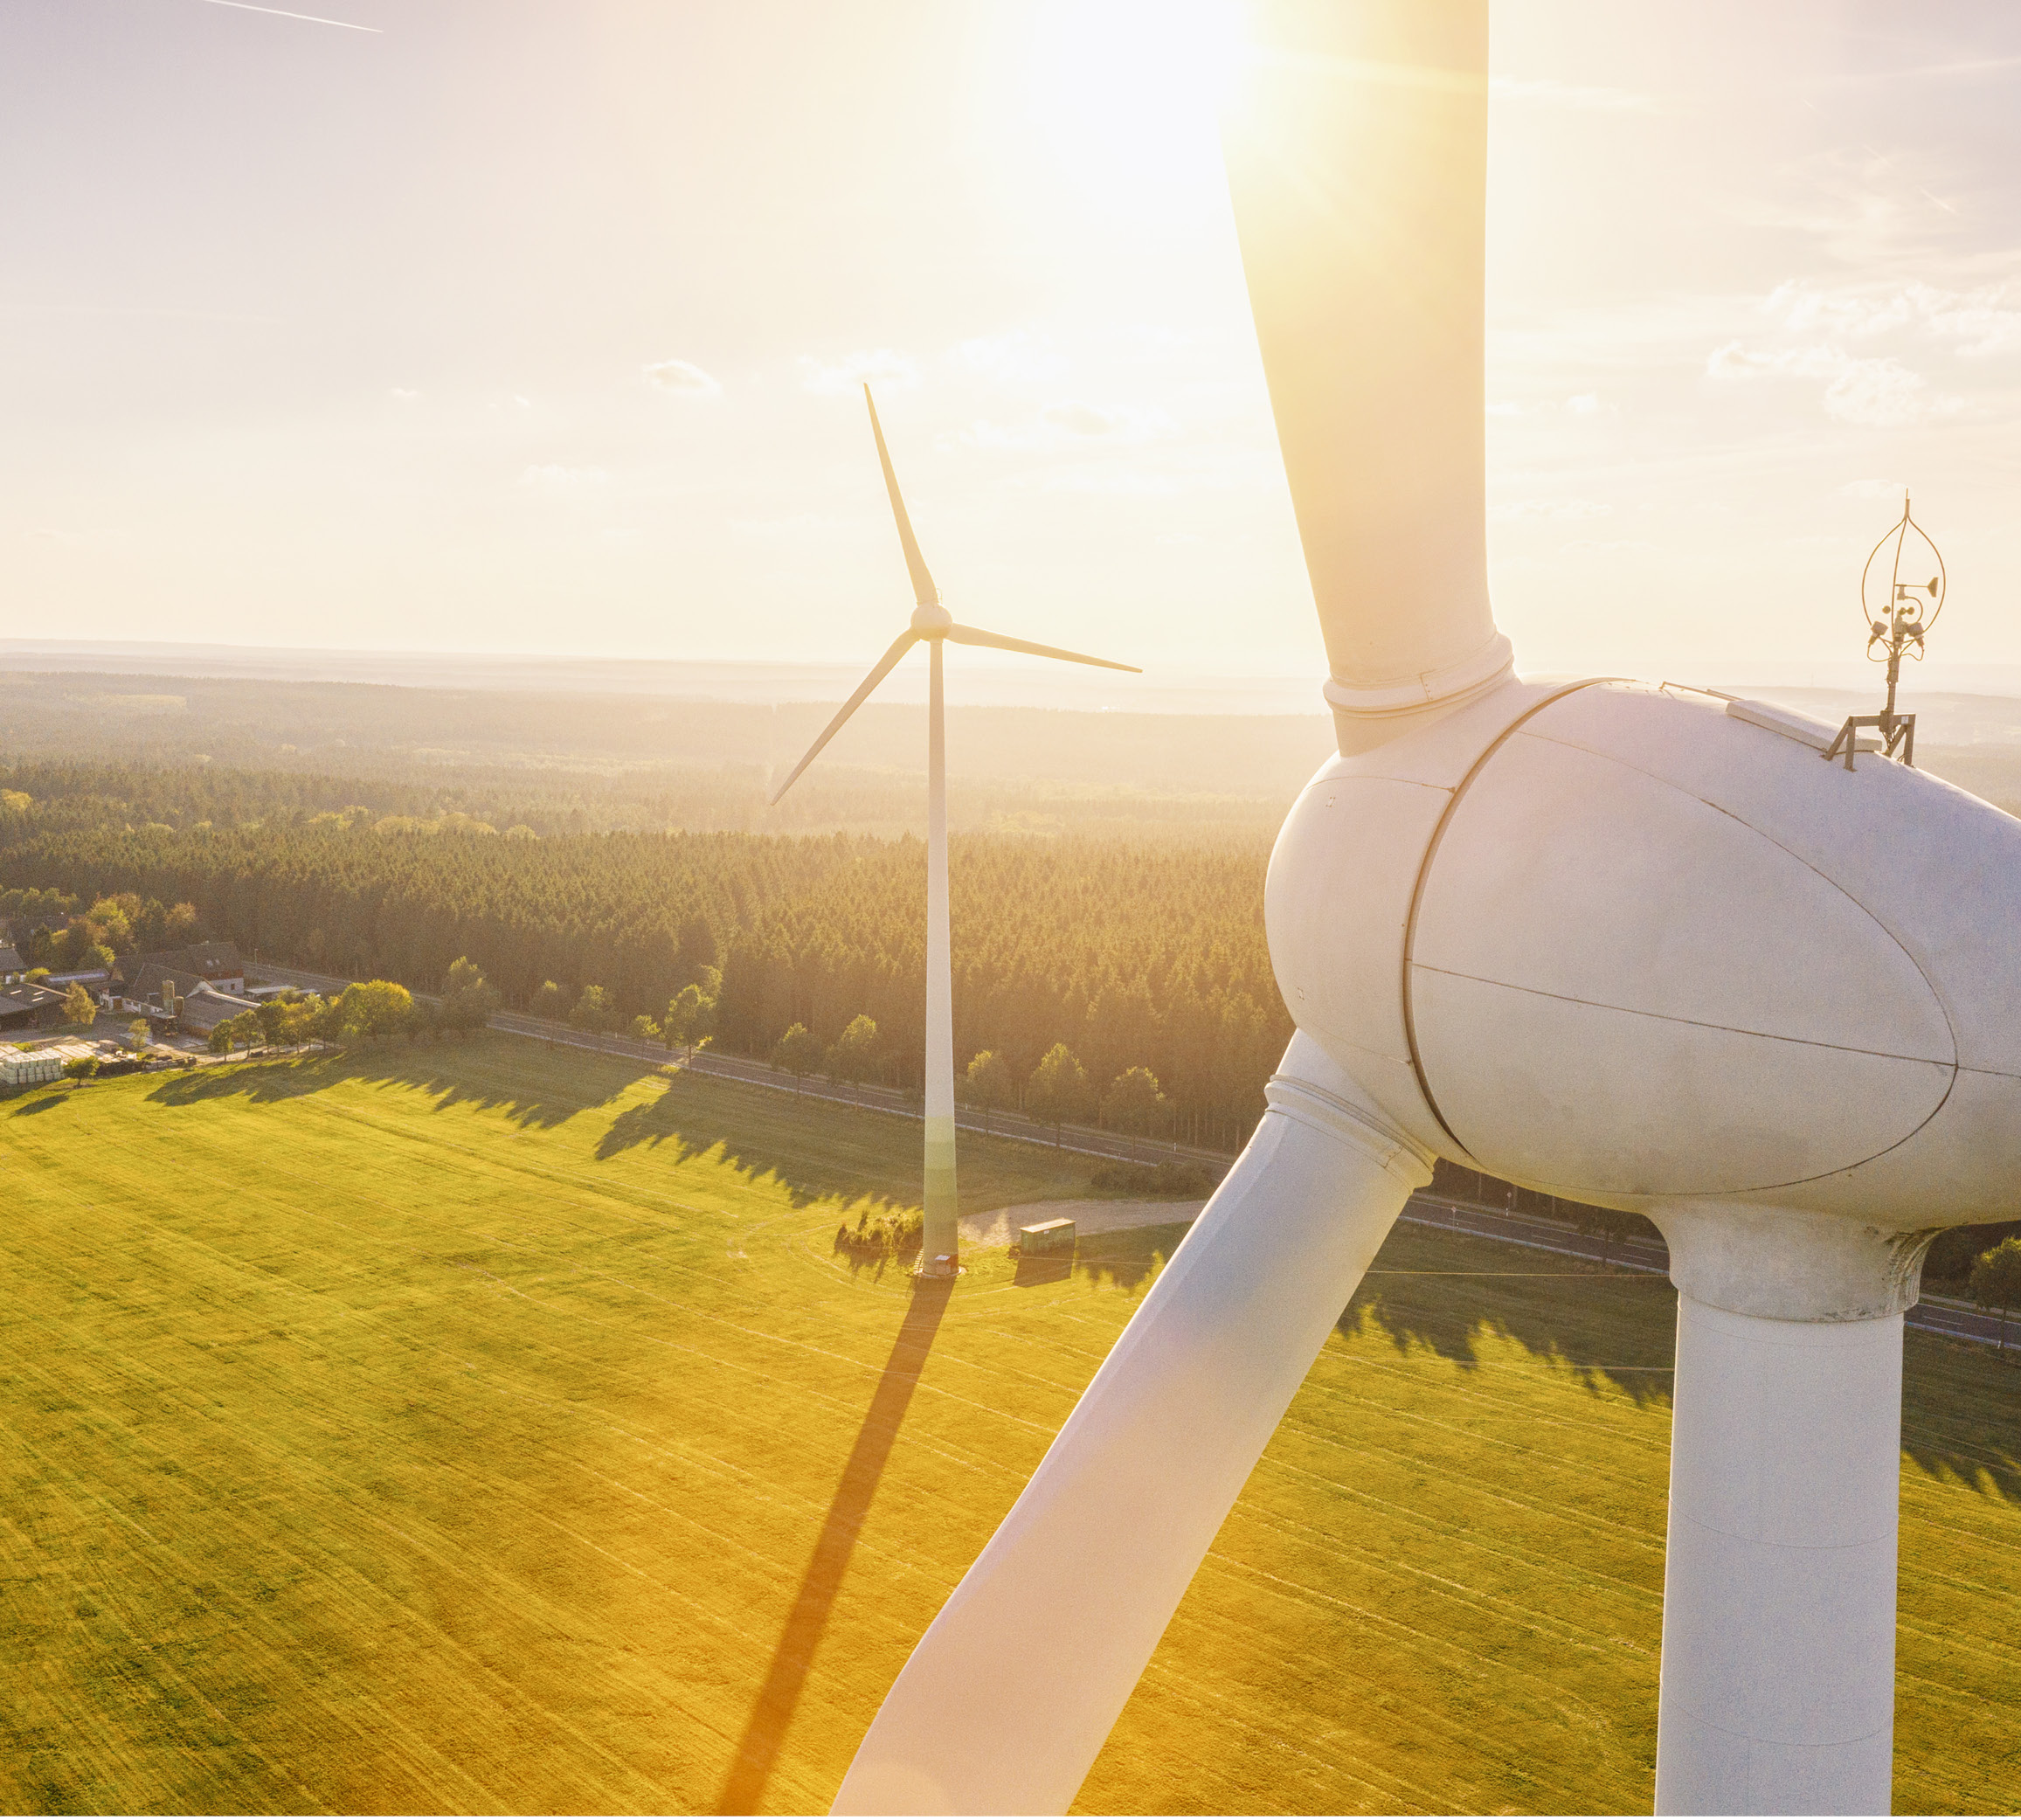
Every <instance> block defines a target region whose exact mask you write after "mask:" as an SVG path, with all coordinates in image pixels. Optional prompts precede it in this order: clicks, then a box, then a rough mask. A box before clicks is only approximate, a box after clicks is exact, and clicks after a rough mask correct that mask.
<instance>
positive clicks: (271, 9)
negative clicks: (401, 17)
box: [209, 0, 383, 31]
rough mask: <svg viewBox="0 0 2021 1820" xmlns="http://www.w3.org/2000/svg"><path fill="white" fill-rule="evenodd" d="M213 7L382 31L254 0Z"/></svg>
mask: <svg viewBox="0 0 2021 1820" xmlns="http://www.w3.org/2000/svg"><path fill="white" fill-rule="evenodd" d="M209 3H210V4H211V5H212V6H232V7H236V8H238V10H239V11H240V12H268V13H272V14H273V17H275V18H277V19H307V20H308V23H309V24H312V25H342V26H343V29H344V30H345V31H383V28H382V27H380V26H377V25H354V24H351V22H350V20H349V19H325V18H322V17H319V16H318V15H316V14H315V13H313V12H283V11H282V10H281V9H280V7H278V6H254V5H253V3H252V0H209Z"/></svg>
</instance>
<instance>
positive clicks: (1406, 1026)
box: [1402, 676, 1630, 1166]
mask: <svg viewBox="0 0 2021 1820" xmlns="http://www.w3.org/2000/svg"><path fill="white" fill-rule="evenodd" d="M1629 680H1630V679H1629V678H1627V677H1625V676H1588V677H1586V678H1585V679H1584V680H1583V681H1582V682H1570V683H1568V684H1566V686H1565V687H1564V688H1563V689H1554V690H1553V691H1552V693H1551V694H1549V695H1546V696H1545V697H1544V699H1543V700H1542V701H1540V702H1532V703H1531V704H1530V705H1529V707H1527V708H1526V709H1524V710H1523V711H1522V713H1520V714H1519V715H1518V716H1516V717H1515V719H1514V720H1512V721H1511V722H1510V723H1509V724H1508V725H1507V726H1505V727H1504V728H1503V729H1502V730H1501V731H1500V732H1499V733H1498V734H1496V736H1495V737H1494V738H1492V740H1490V741H1489V742H1488V744H1487V747H1486V749H1485V751H1483V752H1482V753H1481V755H1480V757H1479V758H1476V759H1475V760H1474V762H1473V763H1472V764H1471V765H1469V766H1468V767H1467V770H1466V775H1465V776H1464V777H1463V778H1462V779H1460V780H1459V782H1458V783H1457V785H1454V786H1453V792H1452V794H1451V795H1450V797H1448V798H1447V799H1446V805H1445V807H1444V808H1443V809H1442V810H1440V811H1439V817H1438V824H1437V826H1436V827H1434V828H1433V829H1432V831H1431V839H1430V840H1429V841H1427V842H1426V843H1425V848H1424V857H1423V858H1422V859H1421V860H1420V861H1419V862H1417V876H1416V877H1415V879H1414V880H1412V882H1411V886H1410V915H1409V916H1408V917H1407V918H1406V919H1405V921H1404V924H1403V981H1402V989H1403V1040H1404V1041H1405V1042H1406V1043H1407V1044H1408V1046H1409V1048H1410V1071H1411V1073H1412V1074H1414V1075H1415V1076H1417V1090H1418V1092H1419V1093H1420V1094H1422V1096H1423V1097H1424V1104H1425V1105H1426V1107H1427V1109H1428V1110H1429V1111H1430V1113H1431V1116H1432V1117H1433V1118H1436V1119H1437V1121H1438V1128H1439V1130H1441V1131H1443V1132H1444V1133H1445V1134H1446V1136H1447V1137H1449V1138H1451V1139H1452V1141H1453V1143H1454V1145H1456V1146H1457V1149H1458V1151H1459V1153H1460V1154H1461V1155H1462V1156H1463V1157H1465V1158H1466V1159H1468V1160H1469V1161H1471V1162H1472V1163H1474V1164H1475V1165H1476V1166H1478V1164H1479V1162H1480V1159H1479V1158H1478V1157H1476V1156H1475V1155H1474V1153H1473V1152H1472V1151H1471V1150H1469V1149H1468V1148H1467V1147H1466V1145H1465V1144H1464V1143H1463V1142H1462V1141H1461V1138H1460V1134H1459V1133H1458V1132H1457V1131H1455V1130H1453V1128H1452V1125H1451V1124H1450V1122H1449V1121H1448V1120H1447V1118H1446V1116H1445V1114H1444V1113H1443V1111H1440V1110H1439V1104H1438V1096H1437V1095H1436V1094H1435V1093H1433V1091H1432V1090H1431V1080H1430V1077H1429V1076H1427V1075H1426V1073H1425V1071H1424V1057H1423V1055H1422V1054H1421V1053H1420V1052H1419V1049H1418V1047H1417V1016H1416V1007H1415V1006H1413V1005H1412V1003H1411V999H1410V974H1411V952H1412V950H1413V949H1415V947H1416V945H1417V917H1418V911H1419V910H1420V909H1421V908H1422V905H1423V903H1424V883H1425V881H1426V879H1428V878H1429V877H1430V876H1431V862H1432V861H1433V860H1435V859H1436V858H1437V857H1438V846H1439V842H1440V841H1443V840H1444V839H1445V831H1446V829H1447V828H1448V827H1450V826H1451V825H1452V819H1453V817H1454V815H1455V814H1457V813H1458V810H1459V806H1460V803H1461V801H1462V799H1464V797H1465V795H1466V793H1467V789H1468V786H1469V785H1471V784H1472V782H1473V780H1474V779H1476V778H1478V776H1479V775H1480V774H1481V771H1482V768H1483V767H1484V766H1485V765H1486V764H1487V762H1488V760H1489V759H1491V758H1493V757H1494V756H1495V754H1496V753H1497V752H1498V751H1501V749H1502V747H1503V746H1504V745H1505V744H1507V742H1508V741H1509V740H1511V739H1512V738H1514V737H1515V736H1516V732H1517V730H1518V729H1519V728H1520V727H1522V726H1523V725H1524V724H1525V723H1527V722H1528V721H1530V720H1532V719H1533V718H1534V717H1535V716H1537V715H1540V714H1541V713H1543V711H1544V710H1545V709H1547V708H1548V707H1550V706H1551V705H1552V704H1553V703H1554V702H1562V701H1563V700H1564V699H1565V697H1566V696H1567V695H1576V694H1577V693H1578V692H1579V690H1581V689H1593V688H1595V687H1596V686H1598V685H1599V684H1602V683H1606V682H1627V681H1629Z"/></svg>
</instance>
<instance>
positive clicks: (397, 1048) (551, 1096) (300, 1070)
mask: <svg viewBox="0 0 2021 1820" xmlns="http://www.w3.org/2000/svg"><path fill="white" fill-rule="evenodd" d="M502 1041H505V1040H493V1041H475V1042H472V1043H468V1044H457V1045H455V1046H453V1047H451V1046H449V1045H447V1044H441V1043H431V1044H428V1045H426V1047H424V1046H422V1045H419V1044H412V1043H403V1044H391V1043H389V1044H386V1045H384V1046H383V1047H377V1048H363V1047H361V1048H350V1049H343V1050H338V1051H336V1052H334V1053H324V1054H322V1055H294V1056H283V1057H277V1058H274V1059H273V1060H270V1061H269V1060H260V1061H252V1062H238V1063H235V1064H230V1065H227V1066H224V1067H208V1068H197V1069H187V1070H185V1071H183V1072H182V1073H178V1074H176V1075H172V1076H170V1077H169V1078H168V1079H167V1080H165V1081H163V1083H162V1084H161V1085H160V1086H158V1087H156V1089H155V1090H154V1091H153V1092H151V1093H150V1094H149V1096H148V1098H149V1101H150V1102H151V1103H153V1104H158V1105H167V1106H189V1105H196V1104H201V1103H203V1102H205V1101H211V1100H224V1099H243V1100H246V1101H247V1102H249V1103H251V1104H253V1105H277V1104H282V1103H284V1102H286V1101H288V1100H294V1099H301V1098H302V1097H305V1096H307V1095H309V1094H315V1093H321V1092H323V1091H325V1090H327V1089H329V1088H330V1087H334V1086H336V1084H337V1083H339V1082H342V1081H357V1082H362V1083H365V1084H367V1085H370V1086H384V1087H404V1088H411V1089H414V1090H418V1091H419V1092H422V1093H426V1094H427V1095H428V1096H430V1097H431V1098H433V1101H434V1102H435V1108H436V1110H437V1111H447V1110H448V1109H449V1108H451V1107H453V1106H472V1107H474V1108H476V1109H478V1110H480V1111H496V1112H500V1113H502V1115H503V1116H504V1117H505V1118H508V1119H509V1120H510V1121H511V1122H512V1123H513V1124H515V1125H523V1126H531V1127H534V1128H536V1129H538V1130H543V1131H544V1130H551V1129H552V1128H553V1127H554V1126H556V1125H564V1124H566V1123H567V1121H568V1120H570V1119H571V1118H574V1117H575V1116H576V1114H577V1113H578V1112H583V1111H589V1110H591V1109H592V1108H593V1107H595V1106H598V1105H605V1104H609V1102H610V1101H611V1100H612V1099H613V1098H614V1097H616V1096H617V1095H618V1094H619V1093H620V1092H622V1091H623V1090H625V1088H626V1087H627V1086H629V1085H630V1084H631V1079H635V1078H637V1076H639V1075H641V1074H644V1073H647V1072H648V1070H647V1069H646V1068H644V1067H635V1068H632V1069H630V1078H628V1079H626V1080H623V1081H620V1082H619V1083H617V1084H616V1085H615V1086H613V1088H612V1089H611V1090H610V1091H609V1092H606V1093H604V1094H601V1095H599V1094H598V1093H597V1092H596V1090H595V1087H594V1086H593V1085H589V1086H585V1087H584V1090H583V1091H582V1092H581V1093H579V1094H578V1095H575V1096H564V1094H562V1093H559V1092H557V1091H554V1090H552V1087H551V1085H550V1084H549V1083H543V1084H542V1086H541V1087H540V1088H539V1089H538V1090H529V1077H528V1076H525V1075H524V1074H521V1073H517V1072H516V1071H511V1070H509V1062H510V1058H511V1055H512V1051H510V1050H509V1049H507V1048H503V1047H502ZM610 1059H611V1060H612V1061H613V1062H616V1063H617V1065H618V1066H619V1068H620V1069H624V1068H626V1067H627V1064H626V1063H624V1062H622V1060H621V1059H620V1058H617V1057H612V1058H610ZM502 1062H503V1063H506V1064H507V1067H506V1068H501V1067H500V1065H499V1064H501V1063H502ZM571 1084H577V1085H581V1084H582V1076H581V1075H580V1073H579V1071H578V1072H574V1073H573V1075H572V1079H571Z"/></svg>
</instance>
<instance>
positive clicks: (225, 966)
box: [145, 942, 246, 993]
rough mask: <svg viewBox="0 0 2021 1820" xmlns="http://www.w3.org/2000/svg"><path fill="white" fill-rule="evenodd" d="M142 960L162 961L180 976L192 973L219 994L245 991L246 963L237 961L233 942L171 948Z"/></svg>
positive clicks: (194, 943) (237, 947) (194, 944)
mask: <svg viewBox="0 0 2021 1820" xmlns="http://www.w3.org/2000/svg"><path fill="white" fill-rule="evenodd" d="M145 958H147V959H149V960H159V961H165V962H167V963H168V965H170V966H172V967H175V968H176V969H177V970H178V971H180V972H185V973H194V974H195V975H196V976H197V978H198V979H204V980H207V981H208V982H209V983H210V984H211V985H212V986H216V987H217V988H218V991H220V992H227V993H242V992H244V991H245V990H246V963H245V962H244V961H243V960H241V959H240V958H239V945H238V944H237V943H236V942H191V943H190V945H189V946H188V947H186V948H171V949H170V950H168V951H166V952H163V953H160V954H150V955H148V956H146V957H145Z"/></svg>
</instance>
